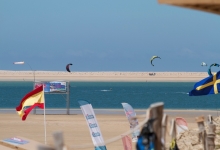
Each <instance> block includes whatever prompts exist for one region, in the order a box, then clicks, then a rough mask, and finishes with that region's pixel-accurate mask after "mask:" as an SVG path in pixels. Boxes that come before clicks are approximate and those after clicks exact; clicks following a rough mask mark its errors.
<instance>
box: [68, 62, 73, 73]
mask: <svg viewBox="0 0 220 150" xmlns="http://www.w3.org/2000/svg"><path fill="white" fill-rule="evenodd" d="M70 65H73V64H71V63H70V64H67V65H66V71H68V72H71V71H70Z"/></svg>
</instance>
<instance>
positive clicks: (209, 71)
mask: <svg viewBox="0 0 220 150" xmlns="http://www.w3.org/2000/svg"><path fill="white" fill-rule="evenodd" d="M212 66H217V67H219V66H220V65H219V64H217V63H214V64H211V65H210V67H209V69H208V74H209V76H212V75H213V74H212V71H211V68H212Z"/></svg>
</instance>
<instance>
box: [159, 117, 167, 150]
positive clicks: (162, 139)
mask: <svg viewBox="0 0 220 150" xmlns="http://www.w3.org/2000/svg"><path fill="white" fill-rule="evenodd" d="M167 119H168V116H167V115H166V114H163V119H162V133H161V134H162V135H161V141H162V144H163V145H162V149H163V150H165V149H166V147H165V146H166V128H167Z"/></svg>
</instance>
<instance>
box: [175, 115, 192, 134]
mask: <svg viewBox="0 0 220 150" xmlns="http://www.w3.org/2000/svg"><path fill="white" fill-rule="evenodd" d="M175 122H176V131H177V135H179V134H180V133H183V132H185V131H187V130H189V129H188V126H187V122H186V120H185V119H184V118H181V117H176V118H175Z"/></svg>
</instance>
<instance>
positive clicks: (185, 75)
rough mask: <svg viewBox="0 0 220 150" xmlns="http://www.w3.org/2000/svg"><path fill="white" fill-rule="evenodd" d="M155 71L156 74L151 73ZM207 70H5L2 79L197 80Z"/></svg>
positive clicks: (0, 79) (2, 72)
mask: <svg viewBox="0 0 220 150" xmlns="http://www.w3.org/2000/svg"><path fill="white" fill-rule="evenodd" d="M151 73H155V75H150V74H151ZM207 76H208V75H207V72H71V73H69V72H64V71H63V72H61V71H34V72H33V71H5V70H0V81H33V80H34V78H35V80H36V81H54V80H65V81H116V82H117V81H122V82H123V81H125V82H163V81H164V82H195V81H199V80H201V79H203V78H205V77H207Z"/></svg>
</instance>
